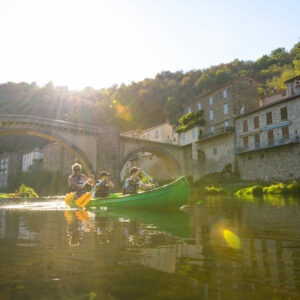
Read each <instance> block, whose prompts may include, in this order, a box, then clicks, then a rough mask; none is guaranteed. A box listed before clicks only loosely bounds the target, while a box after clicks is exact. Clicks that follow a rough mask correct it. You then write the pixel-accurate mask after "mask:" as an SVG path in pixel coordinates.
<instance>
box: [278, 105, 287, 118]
mask: <svg viewBox="0 0 300 300" xmlns="http://www.w3.org/2000/svg"><path fill="white" fill-rule="evenodd" d="M280 116H281V120H287V119H288V112H287V107H286V106H285V107H282V108H281V109H280Z"/></svg>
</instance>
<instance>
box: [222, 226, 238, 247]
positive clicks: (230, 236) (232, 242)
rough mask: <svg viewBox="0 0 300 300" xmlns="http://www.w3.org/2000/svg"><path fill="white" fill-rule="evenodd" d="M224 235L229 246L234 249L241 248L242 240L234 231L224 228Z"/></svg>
mask: <svg viewBox="0 0 300 300" xmlns="http://www.w3.org/2000/svg"><path fill="white" fill-rule="evenodd" d="M223 236H224V239H225V241H226V242H227V244H228V246H229V247H231V248H233V249H240V248H241V240H240V238H239V237H238V236H237V235H236V234H235V233H234V232H232V231H231V230H229V229H223Z"/></svg>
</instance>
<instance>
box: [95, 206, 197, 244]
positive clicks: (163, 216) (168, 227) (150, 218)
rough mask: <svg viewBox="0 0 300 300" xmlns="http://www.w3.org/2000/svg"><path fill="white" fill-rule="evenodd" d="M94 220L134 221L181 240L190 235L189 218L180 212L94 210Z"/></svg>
mask: <svg viewBox="0 0 300 300" xmlns="http://www.w3.org/2000/svg"><path fill="white" fill-rule="evenodd" d="M93 213H95V216H96V218H106V217H108V218H118V219H121V218H122V219H129V220H132V221H133V220H136V221H139V222H141V223H143V224H145V225H146V226H147V225H150V226H151V228H152V227H153V229H154V230H158V231H163V232H167V233H170V234H172V235H174V236H177V237H181V238H189V237H190V233H191V227H190V219H189V216H188V215H187V214H186V213H185V212H184V211H182V210H180V209H176V210H151V209H146V210H144V209H143V210H142V209H127V208H126V209H125V208H122V209H110V210H102V209H97V210H94V211H93Z"/></svg>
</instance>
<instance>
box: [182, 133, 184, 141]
mask: <svg viewBox="0 0 300 300" xmlns="http://www.w3.org/2000/svg"><path fill="white" fill-rule="evenodd" d="M182 141H183V142H185V133H183V134H182Z"/></svg>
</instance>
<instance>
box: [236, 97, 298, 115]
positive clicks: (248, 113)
mask: <svg viewBox="0 0 300 300" xmlns="http://www.w3.org/2000/svg"><path fill="white" fill-rule="evenodd" d="M299 97H300V95H295V96H291V97H286V98H284V99H280V100H278V101H274V102H272V103H270V104H267V105H265V106H262V107H259V108H257V109H254V110H252V111H249V112H247V113H245V114H242V115H239V116H236V117H234V119H235V120H236V119H239V118H242V117H245V116H247V115H251V114H253V113H256V112H258V111H261V110H264V109H265V108H269V107H271V106H274V105H278V104H280V103H283V102H287V101H289V100H292V99H295V98H299Z"/></svg>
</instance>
